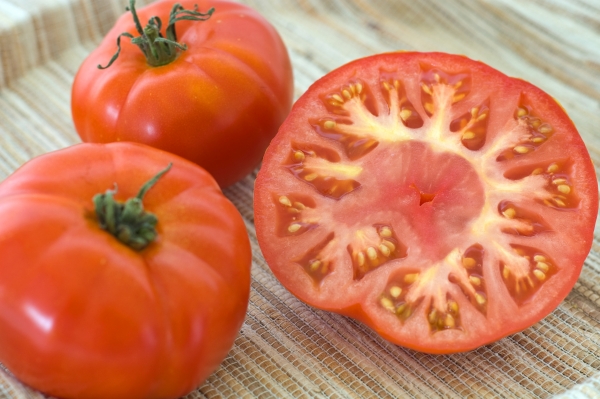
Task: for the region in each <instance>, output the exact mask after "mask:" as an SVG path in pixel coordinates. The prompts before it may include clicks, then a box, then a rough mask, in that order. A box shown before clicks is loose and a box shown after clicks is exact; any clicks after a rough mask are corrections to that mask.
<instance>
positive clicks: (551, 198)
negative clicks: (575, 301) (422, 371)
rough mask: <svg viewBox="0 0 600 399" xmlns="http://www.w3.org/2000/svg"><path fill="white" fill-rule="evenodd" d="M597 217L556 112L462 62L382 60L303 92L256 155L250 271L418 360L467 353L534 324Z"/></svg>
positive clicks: (576, 264)
mask: <svg viewBox="0 0 600 399" xmlns="http://www.w3.org/2000/svg"><path fill="white" fill-rule="evenodd" d="M597 211H598V189H597V183H596V177H595V174H594V168H593V165H592V162H591V161H590V158H589V156H588V153H587V151H586V148H585V146H584V143H583V142H582V140H581V138H580V136H579V134H578V133H577V131H576V129H575V127H574V125H573V123H572V122H571V121H570V119H569V118H568V117H567V115H566V114H565V112H564V110H563V109H562V108H561V107H560V106H559V105H558V104H557V103H556V101H554V100H553V99H552V98H551V97H550V96H549V95H548V94H546V93H544V92H542V91H541V90H540V89H538V88H536V87H534V86H532V85H531V84H529V83H527V82H524V81H522V80H519V79H514V78H510V77H507V76H505V75H504V74H502V73H500V72H498V71H497V70H494V69H492V68H490V67H489V66H486V65H484V64H483V63H481V62H476V61H472V60H470V59H468V58H466V57H462V56H455V55H448V54H441V53H390V54H382V55H377V56H373V57H369V58H365V59H361V60H357V61H354V62H351V63H349V64H347V65H345V66H342V67H341V68H339V69H337V70H335V71H333V72H331V73H329V74H328V75H326V76H325V77H323V78H322V79H321V80H319V81H317V82H316V83H315V84H314V85H313V86H311V87H310V88H309V89H308V91H307V92H306V93H305V94H304V95H303V96H302V97H301V98H300V99H299V100H298V102H297V103H296V104H295V105H294V107H293V109H292V112H291V114H290V116H289V118H288V119H287V120H286V122H285V123H284V124H283V125H282V127H281V129H280V131H279V133H278V134H277V136H276V137H275V139H274V140H273V142H272V144H271V146H270V147H269V149H268V150H267V153H266V155H265V159H264V163H263V167H262V169H261V170H260V173H259V175H258V179H257V181H256V186H255V221H256V230H257V235H258V239H259V243H260V246H261V249H262V251H263V253H264V256H265V259H266V261H267V262H268V264H269V266H270V267H271V269H272V270H273V273H274V274H275V275H276V276H277V277H278V278H279V280H280V281H281V282H282V284H283V285H284V286H285V287H287V288H288V289H289V290H290V291H291V292H292V293H293V294H295V295H296V296H297V297H299V298H300V299H301V300H303V301H305V302H306V303H308V304H310V305H313V306H316V307H318V308H321V309H326V310H330V311H334V312H338V313H341V314H344V315H348V316H351V317H354V318H356V319H358V320H361V321H362V322H364V323H365V324H367V325H368V326H370V327H371V328H373V329H374V330H375V331H377V332H378V333H379V334H380V335H381V336H383V337H384V338H386V339H388V340H390V341H392V342H394V343H396V344H399V345H403V346H406V347H409V348H413V349H416V350H419V351H424V352H431V353H451V352H460V351H466V350H470V349H474V348H476V347H478V346H481V345H484V344H486V343H489V342H492V341H495V340H498V339H500V338H502V337H504V336H506V335H508V334H511V333H514V332H517V331H520V330H522V329H524V328H526V327H528V326H531V325H532V324H534V323H536V322H537V321H538V320H540V319H541V318H543V317H544V316H546V315H547V314H548V313H550V312H551V311H552V310H553V309H554V308H555V307H556V306H557V305H558V304H559V303H560V302H561V301H562V300H563V299H564V298H565V296H566V295H567V294H568V293H569V291H570V290H571V288H572V287H573V285H574V283H575V281H576V280H577V278H578V276H579V274H580V271H581V267H582V264H583V261H584V259H585V258H586V256H587V254H588V252H589V250H590V247H591V243H592V236H593V228H594V222H595V220H596V215H597Z"/></svg>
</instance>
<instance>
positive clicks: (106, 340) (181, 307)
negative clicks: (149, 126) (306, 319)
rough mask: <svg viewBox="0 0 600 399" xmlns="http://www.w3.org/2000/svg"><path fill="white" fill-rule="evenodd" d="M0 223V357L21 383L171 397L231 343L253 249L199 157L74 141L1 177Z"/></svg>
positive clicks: (115, 396)
mask: <svg viewBox="0 0 600 399" xmlns="http://www.w3.org/2000/svg"><path fill="white" fill-rule="evenodd" d="M169 163H172V167H171V168H170V169H169V170H168V171H167V170H166V167H167V165H168V164H169ZM161 170H162V175H156V174H157V172H159V171H161ZM154 175H156V177H155V179H154V180H153V181H150V182H149V183H150V184H149V185H146V186H144V191H146V192H145V193H144V192H140V195H139V196H138V197H136V194H138V191H142V190H140V189H141V187H142V186H143V185H144V182H147V181H149V180H150V179H151V178H152V177H153V176H154ZM103 193H104V194H103ZM96 194H100V195H97V196H96ZM112 197H114V199H116V201H118V202H123V201H125V200H126V199H128V198H133V197H136V198H137V199H134V200H132V201H128V205H126V206H125V207H124V208H123V209H122V206H120V205H118V204H117V203H114V202H112V201H111V198H112ZM140 197H141V201H140ZM93 198H94V200H92V199H93ZM140 203H141V205H142V206H140ZM117 208H118V209H119V210H115V209H117ZM95 209H97V210H98V211H99V213H98V214H97V213H96V211H95ZM115 212H116V215H117V216H118V217H116V218H114V217H111V215H113V216H114V215H115ZM98 215H100V216H98ZM153 215H154V216H153ZM0 217H1V218H2V221H3V222H2V223H1V224H0V259H1V261H0V362H2V364H3V365H4V366H6V367H7V368H8V369H9V370H10V371H11V372H12V373H13V374H14V375H15V376H16V377H17V378H18V379H20V380H21V381H23V382H24V383H26V384H28V385H31V386H32V387H34V388H36V389H38V390H41V391H43V392H44V393H46V394H49V395H52V396H56V397H60V398H76V399H87V398H99V399H100V398H102V399H106V398H111V399H119V398H123V399H132V398H176V397H179V396H181V395H185V394H186V393H188V392H190V391H191V390H193V389H194V388H195V387H197V386H198V385H199V384H200V383H201V382H202V381H203V380H204V379H205V378H207V377H208V375H209V374H210V373H212V372H213V371H214V370H215V369H216V368H217V366H218V365H219V364H220V362H221V361H222V360H223V359H224V357H225V356H226V354H227V353H228V351H229V350H230V349H231V347H232V345H233V341H234V339H235V337H236V335H237V333H238V332H239V330H240V328H241V325H242V322H243V320H244V317H245V312H246V308H247V304H248V298H249V289H250V263H251V252H250V245H249V241H248V237H247V233H246V229H245V226H244V223H243V220H242V218H241V216H240V215H239V213H238V211H237V210H236V208H235V207H234V205H233V204H232V203H231V202H229V201H228V200H227V198H225V197H224V196H223V194H222V193H221V191H220V189H219V187H218V185H217V183H216V182H215V181H214V179H213V178H212V177H211V176H210V175H209V174H208V173H207V172H206V171H204V170H203V169H202V168H200V167H198V166H197V165H195V164H193V163H191V162H189V161H187V160H185V159H182V158H179V157H177V156H174V155H172V154H169V153H167V152H163V151H160V150H157V149H154V148H151V147H147V146H144V145H141V144H134V143H112V144H106V145H104V144H79V145H76V146H73V147H70V148H68V149H64V150H60V151H57V152H53V153H49V154H46V155H43V156H40V157H38V158H35V159H33V160H31V161H29V162H28V163H26V164H25V165H24V166H22V167H21V168H20V169H19V170H17V171H16V172H15V173H14V174H13V175H11V176H9V177H8V178H7V179H6V180H5V181H4V182H2V183H1V184H0ZM115 219H116V221H117V222H118V223H117V224H113V223H112V222H111V220H112V221H115ZM111 225H112V226H114V227H115V228H114V229H113V230H115V231H117V232H118V234H117V235H118V236H119V239H117V238H116V237H115V236H114V235H112V234H111V233H110V232H109V230H110V229H111ZM103 226H104V228H105V229H107V230H105V229H103ZM125 231H127V232H125ZM140 242H141V244H140ZM125 243H129V245H128V244H125ZM135 244H137V245H135ZM144 245H146V246H145V247H144Z"/></svg>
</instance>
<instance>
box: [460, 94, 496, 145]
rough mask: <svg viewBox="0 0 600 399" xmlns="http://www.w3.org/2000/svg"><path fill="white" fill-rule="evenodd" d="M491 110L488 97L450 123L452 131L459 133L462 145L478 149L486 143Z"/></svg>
mask: <svg viewBox="0 0 600 399" xmlns="http://www.w3.org/2000/svg"><path fill="white" fill-rule="evenodd" d="M489 112H490V108H489V99H488V100H486V101H484V102H483V103H482V104H480V105H479V106H478V107H473V108H471V110H470V111H469V112H466V113H465V114H463V115H461V116H459V117H458V118H456V119H454V120H453V121H452V123H451V124H450V131H451V132H457V133H459V134H460V135H461V141H462V145H464V146H465V147H467V148H468V149H470V150H472V151H476V150H478V149H480V148H481V147H482V146H483V145H484V144H485V139H486V135H487V125H488V115H489Z"/></svg>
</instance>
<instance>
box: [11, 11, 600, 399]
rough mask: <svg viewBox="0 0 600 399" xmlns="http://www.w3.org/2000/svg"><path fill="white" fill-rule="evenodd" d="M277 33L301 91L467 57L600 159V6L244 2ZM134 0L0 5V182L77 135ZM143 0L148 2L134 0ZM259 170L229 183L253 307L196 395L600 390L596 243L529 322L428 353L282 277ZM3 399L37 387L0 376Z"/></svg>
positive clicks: (485, 394)
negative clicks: (87, 92)
mask: <svg viewBox="0 0 600 399" xmlns="http://www.w3.org/2000/svg"><path fill="white" fill-rule="evenodd" d="M245 2H246V3H248V4H249V5H251V6H252V7H254V8H256V9H258V10H259V11H260V12H261V13H262V14H263V15H265V16H266V17H267V19H269V20H270V21H271V22H272V23H273V24H274V25H275V26H276V28H277V29H278V30H279V32H280V33H281V35H282V37H283V39H284V41H285V42H286V44H287V46H288V49H289V52H290V55H291V58H292V62H293V66H294V71H295V84H296V86H295V88H296V96H298V95H300V94H301V93H302V92H303V91H304V90H306V88H307V87H308V86H309V85H310V84H311V83H312V82H313V81H315V80H316V79H318V78H319V77H321V76H322V75H324V74H325V73H327V72H328V71H330V70H332V69H333V68H335V67H337V66H340V65H342V64H344V63H346V62H348V61H350V60H352V59H355V58H359V57H362V56H367V55H370V54H374V53H380V52H384V51H392V50H399V49H410V50H420V51H433V50H435V51H445V52H450V53H459V54H465V55H467V56H469V57H471V58H474V59H478V60H481V61H483V62H485V63H487V64H490V65H491V66H493V67H495V68H497V69H500V70H501V71H503V72H505V73H506V74H508V75H511V76H516V77H520V78H522V79H525V80H528V81H530V82H532V83H533V84H535V85H537V86H539V87H541V88H542V89H544V90H545V91H547V92H548V93H550V94H551V95H552V96H554V97H555V98H557V99H558V100H559V101H560V102H561V104H562V105H563V106H564V108H565V109H566V110H567V112H568V113H569V115H570V116H571V117H572V119H573V120H574V122H575V124H576V125H577V127H578V129H579V130H580V133H581V135H582V137H583V139H584V140H585V142H586V144H587V146H588V149H589V151H590V154H591V156H592V159H593V160H594V163H595V164H596V165H600V128H599V126H600V1H598V0H587V1H583V0H564V1H541V0H540V1H526V0H510V1H509V0H496V1H467V0H464V1H441V0H440V1H417V0H354V1H343V0H247V1H245ZM125 3H126V1H125V0H26V1H23V0H0V178H4V177H6V176H7V175H8V174H10V173H11V172H12V171H14V170H15V169H16V168H17V167H18V166H20V165H21V164H23V163H24V162H25V161H27V160H28V159H30V158H31V157H33V156H36V155H39V154H42V153H44V152H47V151H50V150H54V149H58V148H63V147H65V146H68V145H71V144H74V143H77V142H78V141H79V140H78V137H77V135H76V133H75V132H74V129H73V125H72V122H71V119H70V110H69V101H70V85H71V82H72V79H73V76H74V74H75V72H76V70H77V68H78V66H79V64H80V63H81V61H82V60H83V58H84V57H85V56H86V54H87V53H88V52H89V51H90V50H91V49H93V48H94V46H95V44H96V43H97V42H98V41H99V40H100V38H101V37H102V35H103V34H104V33H105V32H106V31H107V30H108V29H109V28H110V26H111V25H112V23H113V21H114V20H115V18H116V17H117V16H118V15H119V14H120V13H122V12H123V8H124V6H125ZM138 3H139V4H140V5H141V4H143V3H148V1H141V0H139V1H138ZM253 179H254V176H248V177H247V178H246V179H244V180H243V181H241V182H240V183H238V184H237V185H235V186H234V187H232V188H229V189H227V190H226V194H227V195H228V196H229V198H230V199H231V200H232V201H234V203H235V204H236V205H237V206H238V208H239V209H240V212H241V213H242V215H243V216H244V217H245V219H246V221H247V226H248V232H249V234H250V237H251V240H252V242H253V251H254V264H253V271H252V274H253V282H252V294H251V303H250V307H249V310H248V316H247V320H246V323H245V324H244V326H243V328H242V331H241V333H240V335H239V337H238V339H237V341H236V345H235V347H234V348H233V349H232V351H231V353H230V354H229V356H228V357H227V359H226V360H225V362H224V363H223V364H222V366H221V368H220V369H219V370H218V371H217V372H215V373H214V374H213V375H212V376H211V377H210V378H209V380H208V381H206V383H205V384H204V385H203V386H201V387H200V388H199V389H198V390H197V391H196V392H194V393H192V394H190V395H188V396H187V398H190V399H191V398H205V397H206V398H217V397H231V398H237V397H244V398H253V397H259V398H287V397H291V398H355V397H364V398H377V397H381V398H388V397H389V398H393V397H401V398H402V397H417V398H460V397H469V398H537V397H540V398H549V397H553V396H558V397H562V398H567V397H568V398H598V397H600V371H599V370H600V247H599V246H598V241H597V237H596V240H595V242H594V247H593V250H592V253H591V254H590V256H589V257H588V259H587V261H586V263H585V266H584V269H583V272H582V274H581V278H580V279H579V281H578V283H577V285H576V286H575V289H574V290H573V292H572V293H571V294H570V295H569V296H568V298H567V299H566V300H565V301H564V302H563V303H562V304H561V305H560V306H559V307H558V309H556V310H555V311H554V312H553V313H552V314H551V315H550V316H548V317H547V318H545V319H544V320H543V321H541V322H539V323H538V324H536V325H535V326H533V327H531V328H529V329H527V330H526V331H524V332H521V333H519V334H515V335H513V336H511V337H508V338H505V339H503V340H501V341H499V342H496V343H494V344H491V345H488V346H486V347H483V348H480V349H478V350H476V351H473V352H470V353H465V354H457V355H450V356H432V355H425V354H421V353H418V352H414V351H410V350H407V349H403V348H400V347H397V346H394V345H391V344H389V343H387V342H386V341H383V340H382V339H380V338H378V337H377V336H376V335H375V334H374V333H372V332H371V331H369V330H368V329H366V328H364V327H363V326H361V325H360V324H358V323H356V322H354V321H352V320H350V319H347V318H344V317H340V316H337V315H333V314H329V313H325V312H321V311H317V310H314V309H311V308H309V307H307V306H305V305H303V304H302V303H300V302H299V301H298V300H296V299H295V298H294V297H293V296H291V295H290V294H289V293H288V292H287V291H286V290H285V289H284V288H283V287H282V286H281V285H280V284H279V283H278V282H277V280H276V279H275V278H274V277H273V276H272V274H271V273H270V271H269V269H268V267H267V266H266V265H265V263H264V260H263V258H262V256H261V254H260V250H259V248H258V246H257V245H256V238H255V233H254V227H253V222H252V220H253V213H252V190H253ZM0 397H7V398H42V397H43V396H42V395H41V394H39V393H36V392H35V391H33V390H31V389H28V388H26V387H23V386H22V385H20V384H19V383H18V382H17V381H15V380H14V379H13V378H12V377H10V375H9V374H8V373H7V372H6V371H1V372H0Z"/></svg>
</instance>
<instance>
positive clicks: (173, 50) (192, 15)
mask: <svg viewBox="0 0 600 399" xmlns="http://www.w3.org/2000/svg"><path fill="white" fill-rule="evenodd" d="M125 9H126V10H127V11H131V14H132V15H133V22H134V23H135V28H136V30H137V31H138V33H139V34H140V36H137V37H134V36H133V35H132V34H131V33H128V32H124V33H121V34H120V35H119V36H118V37H117V52H116V53H115V54H114V55H113V56H112V58H111V59H110V61H109V62H108V64H106V66H102V65H98V69H106V68H108V67H110V66H111V65H112V64H113V62H115V60H116V59H117V58H118V57H119V54H120V53H121V37H122V36H125V37H128V38H129V39H131V43H133V44H135V45H136V46H138V47H139V48H140V50H142V52H143V53H144V55H145V56H146V61H147V62H148V64H149V65H150V66H153V67H158V66H162V65H167V64H169V63H171V62H173V61H174V60H175V58H177V50H178V49H179V50H182V51H185V50H187V46H186V45H185V44H181V43H178V42H177V32H176V30H175V23H176V22H178V21H184V20H185V21H206V20H207V19H209V18H210V17H211V15H212V14H213V12H214V11H215V9H214V8H211V9H210V10H208V11H207V12H206V13H201V12H199V11H198V6H197V5H196V6H194V9H193V10H186V9H185V8H183V6H182V5H181V4H179V3H176V4H174V5H173V8H172V9H171V13H170V14H169V25H167V29H166V35H167V37H164V36H163V34H162V33H161V29H162V21H161V19H160V18H159V17H157V16H154V17H152V18H150V19H149V20H148V25H146V27H145V28H142V24H141V23H140V19H139V17H138V15H137V11H136V9H135V0H129V7H126V8H125Z"/></svg>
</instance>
